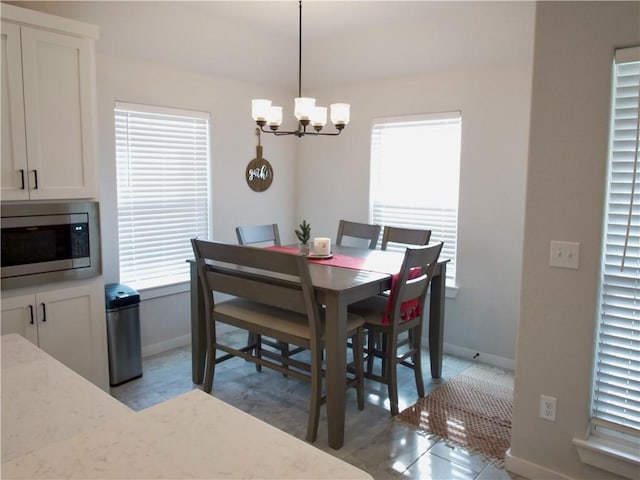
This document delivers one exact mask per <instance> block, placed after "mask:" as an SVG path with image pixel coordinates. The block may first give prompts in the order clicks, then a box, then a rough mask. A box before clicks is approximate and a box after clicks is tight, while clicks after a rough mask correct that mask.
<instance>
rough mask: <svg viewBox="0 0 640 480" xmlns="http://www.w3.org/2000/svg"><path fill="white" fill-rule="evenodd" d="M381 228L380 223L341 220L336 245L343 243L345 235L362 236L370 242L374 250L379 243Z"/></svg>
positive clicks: (370, 246)
mask: <svg viewBox="0 0 640 480" xmlns="http://www.w3.org/2000/svg"><path fill="white" fill-rule="evenodd" d="M380 230H381V227H380V225H371V224H368V223H358V222H351V221H348V220H340V222H339V223H338V234H337V235H336V245H342V244H343V237H352V238H361V239H363V240H367V241H368V242H369V249H371V250H373V249H375V248H376V245H377V244H378V237H380Z"/></svg>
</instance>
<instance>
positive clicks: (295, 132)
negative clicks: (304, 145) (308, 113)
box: [260, 127, 342, 137]
mask: <svg viewBox="0 0 640 480" xmlns="http://www.w3.org/2000/svg"><path fill="white" fill-rule="evenodd" d="M260 131H261V132H262V133H269V134H271V135H275V136H276V137H281V136H285V135H295V136H296V137H306V136H307V135H309V136H315V137H317V136H332V137H335V136H337V135H340V134H341V133H342V130H338V131H336V132H307V131H305V130H300V129H298V130H289V131H287V130H275V131H274V130H265V129H264V127H260Z"/></svg>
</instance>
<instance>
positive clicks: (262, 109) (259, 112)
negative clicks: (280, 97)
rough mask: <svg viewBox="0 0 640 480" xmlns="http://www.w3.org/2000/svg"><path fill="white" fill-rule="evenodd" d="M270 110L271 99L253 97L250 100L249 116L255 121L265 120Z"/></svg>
mask: <svg viewBox="0 0 640 480" xmlns="http://www.w3.org/2000/svg"><path fill="white" fill-rule="evenodd" d="M270 111H271V100H266V99H264V98H254V99H253V100H251V116H252V117H253V119H254V120H255V121H256V122H266V121H267V118H268V117H269V112H270Z"/></svg>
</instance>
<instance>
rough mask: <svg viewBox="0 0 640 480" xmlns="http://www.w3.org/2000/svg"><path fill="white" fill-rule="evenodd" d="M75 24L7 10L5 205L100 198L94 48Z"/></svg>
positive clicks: (4, 47)
mask: <svg viewBox="0 0 640 480" xmlns="http://www.w3.org/2000/svg"><path fill="white" fill-rule="evenodd" d="M78 23H79V22H75V21H71V20H67V19H60V18H59V17H54V16H52V15H47V14H42V13H40V12H34V11H29V10H26V9H22V8H19V7H13V6H11V5H4V4H3V8H2V82H1V88H2V158H1V162H0V163H1V165H2V171H1V175H0V176H1V179H2V180H1V188H2V190H1V196H2V200H45V199H48V200H51V199H76V198H94V197H95V196H96V178H95V168H96V167H95V163H96V159H95V157H96V154H95V125H96V120H95V118H96V113H95V59H94V56H95V53H94V50H95V46H94V38H93V37H92V36H90V34H92V33H93V30H92V29H91V28H81V27H82V26H83V24H79V25H78ZM87 27H93V26H87ZM94 28H95V27H94ZM65 29H66V30H69V31H65ZM95 32H96V35H97V28H95Z"/></svg>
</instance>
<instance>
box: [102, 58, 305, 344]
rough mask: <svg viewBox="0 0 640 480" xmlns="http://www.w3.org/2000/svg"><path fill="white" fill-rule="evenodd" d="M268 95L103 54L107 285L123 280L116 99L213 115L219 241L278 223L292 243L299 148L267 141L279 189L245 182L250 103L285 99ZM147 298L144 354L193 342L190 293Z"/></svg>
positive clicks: (252, 139) (251, 146)
mask: <svg viewBox="0 0 640 480" xmlns="http://www.w3.org/2000/svg"><path fill="white" fill-rule="evenodd" d="M264 89H265V87H264V86H260V85H255V84H248V83H244V82H237V81H232V80H227V79H221V78H214V77H210V76H206V75H202V74H196V73H192V72H187V71H184V70H177V69H174V68H171V67H169V66H166V65H157V64H153V63H143V62H139V61H131V60H124V59H122V58H114V57H108V56H106V55H98V56H97V91H98V132H99V137H98V148H99V155H98V157H99V168H98V173H99V178H100V205H101V213H102V236H103V239H102V240H103V241H102V245H103V249H102V251H103V262H104V268H103V270H104V279H105V282H107V283H110V282H117V281H118V256H117V230H116V228H117V215H116V180H115V179H116V176H115V152H114V138H115V134H114V122H113V107H114V103H115V102H116V101H125V102H133V103H143V104H151V105H162V106H168V107H174V108H185V109H193V110H201V111H206V112H210V114H211V161H212V167H211V175H212V178H211V180H212V185H213V188H212V193H213V197H212V208H213V209H212V224H213V227H212V229H213V237H212V238H213V239H216V240H222V241H228V242H234V243H235V242H236V241H237V240H236V237H235V230H234V229H235V227H236V226H237V225H241V224H253V223H278V224H279V225H280V227H281V230H282V237H283V238H282V239H283V241H293V223H294V222H293V220H294V219H293V205H294V198H295V190H294V184H295V170H296V166H295V161H294V156H295V143H294V142H293V141H291V140H289V139H278V140H275V139H273V138H263V142H262V144H263V147H264V152H263V155H264V157H265V158H266V159H267V160H269V162H270V163H271V165H272V166H273V169H274V180H273V183H272V185H271V187H270V188H269V189H268V190H266V191H264V192H260V193H257V192H254V191H253V190H251V189H250V188H249V187H248V186H247V184H246V182H245V169H246V166H247V163H249V161H250V160H251V159H253V158H255V156H256V150H255V146H256V142H257V137H256V136H255V127H254V125H253V122H252V121H251V98H252V97H253V96H256V95H268V96H270V97H271V98H274V99H275V100H278V99H280V98H283V97H284V94H283V93H282V92H278V91H277V90H275V89H270V90H269V91H264ZM286 98H288V94H287V95H286ZM289 232H291V233H289ZM185 288H186V287H185ZM185 288H183V289H182V290H183V291H184V290H185ZM142 299H143V301H142V303H141V307H140V318H141V324H142V345H143V352H144V353H145V354H151V353H155V352H157V351H160V350H162V349H166V348H168V347H172V346H176V345H180V344H185V343H187V342H188V340H189V338H188V335H189V334H190V323H189V303H188V300H189V299H188V293H186V292H185V293H179V294H173V295H171V296H170V297H168V298H165V299H162V298H150V296H149V295H148V294H147V293H145V292H143V294H142Z"/></svg>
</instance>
